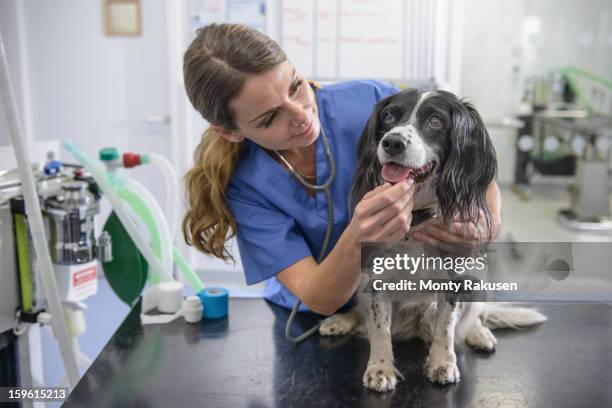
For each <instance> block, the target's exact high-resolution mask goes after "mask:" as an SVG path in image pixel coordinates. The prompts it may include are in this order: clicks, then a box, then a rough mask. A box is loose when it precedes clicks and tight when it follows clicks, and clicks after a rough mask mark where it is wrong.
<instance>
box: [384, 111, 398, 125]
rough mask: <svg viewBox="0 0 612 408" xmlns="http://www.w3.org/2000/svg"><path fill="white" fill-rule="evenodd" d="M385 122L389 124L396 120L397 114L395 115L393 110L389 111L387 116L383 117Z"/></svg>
mask: <svg viewBox="0 0 612 408" xmlns="http://www.w3.org/2000/svg"><path fill="white" fill-rule="evenodd" d="M383 122H384V123H385V124H386V125H389V124H391V123H393V122H395V116H393V114H392V113H391V112H387V113H385V117H384V118H383Z"/></svg>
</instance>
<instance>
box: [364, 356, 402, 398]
mask: <svg viewBox="0 0 612 408" xmlns="http://www.w3.org/2000/svg"><path fill="white" fill-rule="evenodd" d="M396 373H397V374H399V372H398V371H397V369H396V368H395V367H394V366H393V364H390V363H378V362H375V363H369V364H368V368H367V369H366V371H365V373H364V374H363V385H365V386H366V387H367V388H369V389H371V390H374V391H378V392H385V391H393V390H394V389H395V386H396V385H397V375H396Z"/></svg>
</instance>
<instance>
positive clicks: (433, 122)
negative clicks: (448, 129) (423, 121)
mask: <svg viewBox="0 0 612 408" xmlns="http://www.w3.org/2000/svg"><path fill="white" fill-rule="evenodd" d="M429 126H431V127H432V128H434V129H440V128H442V120H440V118H439V117H437V116H432V117H431V118H429Z"/></svg>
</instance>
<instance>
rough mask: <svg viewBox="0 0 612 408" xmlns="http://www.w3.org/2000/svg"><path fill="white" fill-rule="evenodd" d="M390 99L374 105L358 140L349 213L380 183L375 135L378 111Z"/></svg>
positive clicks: (378, 126) (388, 98)
mask: <svg viewBox="0 0 612 408" xmlns="http://www.w3.org/2000/svg"><path fill="white" fill-rule="evenodd" d="M390 101H391V97H390V96H389V97H387V98H385V99H383V100H381V101H380V102H378V103H377V104H376V106H375V107H374V110H373V111H372V114H371V115H370V119H368V123H366V126H365V129H364V130H363V133H362V134H361V139H359V146H358V148H357V170H356V171H355V174H354V175H353V184H352V186H351V192H350V194H349V213H350V214H351V216H352V215H353V212H354V211H355V207H356V206H357V203H359V201H361V199H362V198H363V196H364V195H365V194H366V193H367V192H368V191H370V190H372V189H373V188H374V187H376V186H378V185H379V184H381V182H382V178H381V171H382V166H381V165H380V161H379V160H378V156H377V153H376V149H377V148H378V145H377V135H378V133H379V132H380V131H381V129H380V120H381V119H380V111H381V110H382V109H383V108H384V107H385V106H387V105H388V104H389V102H390Z"/></svg>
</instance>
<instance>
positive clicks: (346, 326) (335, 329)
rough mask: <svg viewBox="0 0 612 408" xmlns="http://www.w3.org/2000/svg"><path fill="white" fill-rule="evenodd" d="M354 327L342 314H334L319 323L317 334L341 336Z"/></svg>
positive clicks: (350, 320) (352, 321) (353, 323)
mask: <svg viewBox="0 0 612 408" xmlns="http://www.w3.org/2000/svg"><path fill="white" fill-rule="evenodd" d="M354 326H355V322H354V320H352V319H350V318H348V317H346V316H344V315H342V314H335V315H333V316H330V317H328V318H327V319H325V320H323V321H322V322H321V326H319V333H320V334H321V336H341V335H343V334H346V333H348V332H350V331H351V330H352V329H353V327H354Z"/></svg>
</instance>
